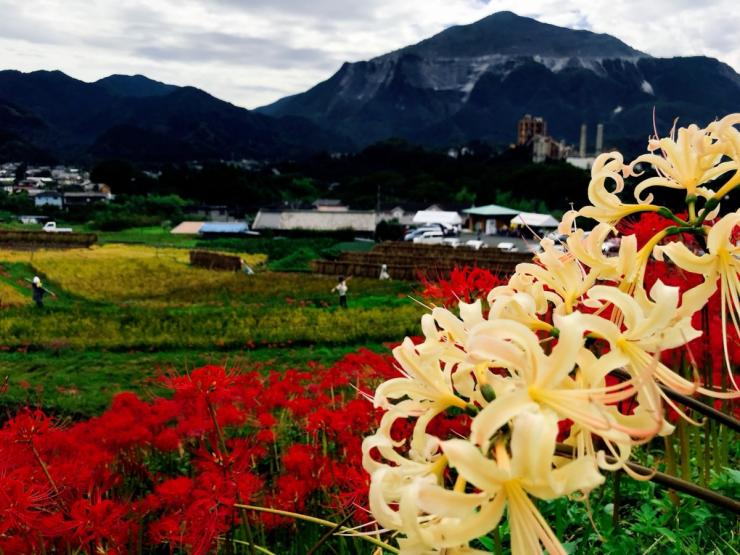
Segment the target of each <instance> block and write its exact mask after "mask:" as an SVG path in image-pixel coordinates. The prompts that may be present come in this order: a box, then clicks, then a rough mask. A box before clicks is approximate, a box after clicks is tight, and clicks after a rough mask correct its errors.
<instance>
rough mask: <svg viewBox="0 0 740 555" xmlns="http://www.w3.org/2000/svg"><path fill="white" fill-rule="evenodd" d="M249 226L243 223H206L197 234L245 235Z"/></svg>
mask: <svg viewBox="0 0 740 555" xmlns="http://www.w3.org/2000/svg"><path fill="white" fill-rule="evenodd" d="M247 231H249V226H248V225H247V224H246V223H244V222H206V223H204V224H203V225H202V226H200V229H199V230H198V233H246V232H247Z"/></svg>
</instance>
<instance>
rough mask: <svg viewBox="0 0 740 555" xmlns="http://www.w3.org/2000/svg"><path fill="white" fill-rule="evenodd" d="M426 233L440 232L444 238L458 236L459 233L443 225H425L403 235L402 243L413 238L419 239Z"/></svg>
mask: <svg viewBox="0 0 740 555" xmlns="http://www.w3.org/2000/svg"><path fill="white" fill-rule="evenodd" d="M427 231H441V232H442V234H443V235H444V236H445V237H455V236H457V235H458V234H459V231H458V230H457V229H455V228H454V227H452V226H449V225H445V224H427V225H423V226H421V227H417V228H416V229H412V230H410V231H408V232H407V233H406V235H404V237H403V240H404V241H413V240H414V238H415V237H420V236H421V235H422V234H424V233H426V232H427Z"/></svg>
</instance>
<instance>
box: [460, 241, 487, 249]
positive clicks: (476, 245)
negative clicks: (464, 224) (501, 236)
mask: <svg viewBox="0 0 740 555" xmlns="http://www.w3.org/2000/svg"><path fill="white" fill-rule="evenodd" d="M465 246H466V247H470V248H471V249H475V250H478V249H485V248H486V244H485V243H484V242H483V241H479V240H477V239H470V240H469V241H465Z"/></svg>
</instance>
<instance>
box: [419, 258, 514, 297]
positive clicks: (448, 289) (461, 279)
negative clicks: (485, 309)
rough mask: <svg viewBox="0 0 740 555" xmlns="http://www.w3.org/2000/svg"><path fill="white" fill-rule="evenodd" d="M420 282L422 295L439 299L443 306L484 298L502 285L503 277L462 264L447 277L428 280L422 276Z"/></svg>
mask: <svg viewBox="0 0 740 555" xmlns="http://www.w3.org/2000/svg"><path fill="white" fill-rule="evenodd" d="M421 282H422V285H423V286H424V290H423V291H422V293H421V294H422V296H424V297H426V298H430V299H438V300H441V301H442V302H443V304H444V306H447V307H451V306H456V305H457V303H459V302H460V301H463V302H466V303H472V302H473V301H475V300H476V299H485V298H486V295H488V292H489V291H490V290H491V289H493V288H494V287H496V286H498V285H503V284H504V283H505V279H503V278H501V277H499V276H497V275H495V274H493V273H492V272H490V271H489V270H485V269H483V268H478V267H472V268H471V267H469V266H464V267H463V268H457V267H456V268H454V269H453V270H452V272H450V278H449V279H444V278H439V280H437V281H430V280H429V279H427V278H426V277H425V276H422V277H421Z"/></svg>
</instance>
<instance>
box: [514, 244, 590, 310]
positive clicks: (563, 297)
mask: <svg viewBox="0 0 740 555" xmlns="http://www.w3.org/2000/svg"><path fill="white" fill-rule="evenodd" d="M540 245H542V248H543V249H544V251H543V252H541V253H540V254H538V255H537V259H538V260H539V262H540V264H532V263H529V262H525V263H522V264H518V265H517V267H516V272H517V274H522V275H525V276H531V277H532V278H534V279H536V280H537V281H539V282H540V283H541V284H542V285H545V286H547V287H548V288H549V289H550V290H551V291H545V296H546V298H547V299H548V300H549V301H550V302H551V303H552V304H553V305H555V309H556V310H557V311H559V312H565V313H570V312H572V311H573V307H574V305H575V304H576V302H577V301H578V299H579V298H580V297H581V296H582V295H583V294H584V293H585V292H586V291H587V290H588V289H589V287H591V286H592V285H593V283H594V281H595V279H596V274H595V273H586V271H585V269H584V267H583V266H582V265H581V264H579V262H578V261H577V260H576V259H575V258H574V257H573V256H572V255H571V254H569V253H564V252H562V251H560V250H558V249H556V248H555V244H554V243H553V242H552V241H551V240H550V239H543V240H542V241H540Z"/></svg>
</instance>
